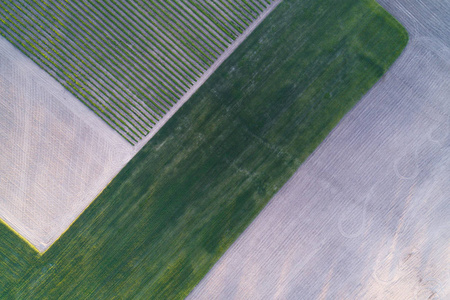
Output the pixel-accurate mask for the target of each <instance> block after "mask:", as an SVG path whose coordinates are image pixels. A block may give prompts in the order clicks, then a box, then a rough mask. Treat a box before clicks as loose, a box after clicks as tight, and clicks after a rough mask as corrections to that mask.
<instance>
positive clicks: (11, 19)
mask: <svg viewBox="0 0 450 300" xmlns="http://www.w3.org/2000/svg"><path fill="white" fill-rule="evenodd" d="M271 2H274V1H272V0H249V1H238V0H232V1H224V0H215V1H196V0H185V1H174V0H171V1H165V0H164V1H162V0H156V1H129V0H120V1H114V2H113V3H110V2H107V1H52V2H51V3H50V2H48V1H44V0H20V1H17V0H1V1H0V21H1V22H2V23H0V24H1V25H0V34H1V35H3V36H4V37H5V38H6V39H8V41H10V42H11V43H12V44H13V45H15V46H16V47H17V48H18V49H20V50H21V51H23V52H24V53H25V54H26V55H27V56H29V57H30V58H31V59H32V60H33V61H34V62H35V63H36V64H38V65H39V66H40V67H41V68H42V69H44V70H45V71H47V72H48V73H49V74H50V75H51V76H52V77H53V78H54V79H56V80H57V81H58V82H59V83H60V84H61V85H63V86H64V87H65V88H66V89H67V90H68V91H70V92H71V93H72V94H73V95H75V96H76V97H77V98H78V99H79V100H80V101H82V102H83V103H84V104H85V105H86V106H88V107H89V108H90V109H92V110H93V111H94V112H95V113H96V114H97V115H98V116H99V117H100V118H102V119H103V120H104V121H105V122H106V123H108V124H109V125H110V126H111V127H112V128H114V129H115V130H116V131H117V132H118V133H119V134H120V135H122V137H123V138H124V139H126V140H127V141H128V142H129V143H131V144H133V145H134V144H136V143H138V142H139V141H140V140H141V139H143V138H144V137H145V136H147V135H148V134H149V132H150V131H151V129H152V128H153V127H155V125H156V124H157V122H158V121H159V120H160V119H161V118H163V117H164V115H165V114H167V113H168V112H169V110H170V109H171V108H172V107H173V106H174V105H175V104H176V103H177V101H178V100H179V99H180V98H181V97H182V96H183V95H184V94H185V93H186V92H187V91H188V90H189V89H190V87H191V86H192V85H193V84H194V83H195V81H196V80H197V79H199V78H200V77H201V75H202V74H204V73H205V72H206V71H207V70H208V68H209V67H210V66H211V65H212V64H213V63H214V62H215V61H216V60H217V59H218V58H219V57H220V55H221V54H222V53H223V52H224V51H226V49H227V47H228V46H229V45H230V44H231V43H232V42H233V41H234V40H235V39H236V38H237V37H238V36H239V35H241V34H242V33H243V32H244V31H245V30H246V28H247V27H249V26H250V25H251V24H252V22H253V21H254V20H255V19H257V18H258V16H259V15H260V14H261V13H262V12H263V11H264V10H265V9H267V8H268V7H269V6H270V4H271Z"/></svg>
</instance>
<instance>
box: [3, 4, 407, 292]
mask: <svg viewBox="0 0 450 300" xmlns="http://www.w3.org/2000/svg"><path fill="white" fill-rule="evenodd" d="M406 42H407V34H406V31H405V30H404V29H403V28H402V27H401V25H400V24H399V23H397V22H396V21H395V20H394V19H393V18H392V17H391V16H390V15H388V14H387V13H386V12H385V11H384V10H383V9H381V8H380V7H379V6H378V5H377V4H376V3H375V1H368V0H362V1H361V0H341V1H336V0H305V1H294V0H292V1H289V0H284V1H283V2H282V3H281V4H280V5H279V7H278V8H277V9H276V10H275V11H274V12H273V13H272V14H271V15H269V17H268V18H267V19H266V20H265V21H264V22H263V23H262V24H261V25H260V26H259V27H258V28H257V29H256V30H255V31H254V32H253V33H252V34H251V35H250V37H249V38H248V39H247V40H246V41H245V42H244V43H243V44H242V45H241V46H240V47H239V48H238V49H237V50H236V51H235V52H234V53H233V54H232V55H231V56H230V58H229V59H228V60H227V61H226V62H225V63H224V64H223V65H222V66H221V67H220V68H219V69H218V70H217V71H216V72H215V73H214V74H213V75H212V76H211V77H210V79H209V80H208V81H207V82H206V83H205V84H204V85H203V86H202V87H201V88H200V89H199V90H198V92H197V93H196V94H195V95H194V96H193V97H192V98H191V99H190V100H189V101H188V102H187V103H186V104H185V105H184V106H183V107H182V108H181V109H180V110H179V111H178V112H177V114H176V115H175V117H174V118H172V119H171V120H169V122H168V123H167V124H166V125H165V126H164V127H163V128H162V129H161V130H160V131H159V132H158V134H156V135H155V137H154V138H153V139H152V140H150V142H149V143H148V144H147V145H146V146H145V147H144V148H143V149H142V150H141V151H140V152H139V153H138V154H137V155H136V156H135V157H134V158H133V160H132V161H131V162H130V163H129V164H128V165H127V166H126V167H125V168H124V169H123V170H122V171H121V172H120V174H119V175H118V176H117V177H116V178H115V179H114V180H113V181H112V182H111V183H110V185H109V186H108V187H107V188H106V189H105V190H104V192H103V193H102V194H101V195H100V196H99V197H98V198H97V199H96V200H95V201H94V202H93V204H92V205H91V206H90V207H89V208H88V209H87V210H86V211H85V212H84V213H83V214H82V215H81V217H80V218H79V219H77V221H76V222H75V223H74V224H73V225H72V227H70V228H69V230H68V231H67V232H66V233H65V234H64V235H63V236H62V237H61V238H60V239H59V240H58V241H57V242H56V243H55V244H54V245H53V246H52V247H51V248H50V249H49V250H48V251H47V252H46V253H45V254H44V255H42V256H41V257H39V256H38V255H37V254H30V250H29V249H27V248H26V247H24V246H23V244H24V243H23V242H22V241H20V240H19V239H17V238H16V237H14V234H13V233H12V232H11V231H7V230H6V228H0V229H1V230H2V231H1V234H2V239H1V240H0V248H1V250H2V252H1V256H2V257H1V259H0V262H1V267H2V268H5V271H6V273H5V272H4V270H1V271H2V276H1V277H0V298H1V295H3V296H5V297H7V296H11V295H13V296H14V297H15V298H18V299H47V298H48V299H56V298H60V299H83V298H90V299H115V298H117V299H129V298H138V299H181V298H183V297H184V296H186V295H187V294H188V293H189V291H190V290H191V289H192V288H193V287H194V286H195V285H196V284H197V283H198V282H199V281H200V279H201V278H202V277H203V276H204V275H205V274H206V272H207V271H208V270H209V269H210V268H211V267H212V266H213V264H214V263H215V262H216V261H217V260H218V259H219V257H220V256H221V255H222V254H223V253H224V251H225V250H226V249H227V248H228V247H229V246H230V245H231V243H232V242H233V241H234V240H235V239H236V238H237V237H238V236H239V234H240V233H241V232H242V231H243V230H244V229H245V228H246V227H247V226H248V225H249V223H250V222H251V221H252V220H253V218H254V217H255V216H256V215H257V214H258V213H259V212H260V211H261V209H262V208H263V207H264V206H265V204H266V203H267V202H268V201H269V200H270V198H271V197H272V196H273V195H274V193H276V192H277V191H278V190H279V188H280V187H281V186H282V185H283V184H284V183H285V182H286V181H287V180H288V179H289V177H290V176H291V175H292V174H293V173H294V172H295V170H296V169H297V168H298V167H299V166H300V164H301V163H302V162H303V161H304V160H305V159H306V158H307V157H308V155H310V154H311V152H312V151H313V150H314V149H315V148H316V147H317V146H318V145H319V143H320V142H321V141H322V140H323V139H324V138H325V137H326V136H327V134H328V133H329V132H330V130H331V129H332V128H333V127H334V126H335V125H336V124H337V122H338V121H339V120H340V119H341V118H342V116H343V115H344V114H345V113H346V112H347V111H348V110H349V109H350V108H351V107H352V106H353V105H354V104H355V103H356V102H357V101H358V100H359V99H360V98H361V96H362V95H364V93H366V92H367V91H368V89H369V88H370V87H371V86H372V85H373V84H374V83H375V82H376V81H377V80H378V79H379V77H380V76H381V75H382V73H384V72H385V71H386V70H387V69H388V67H389V66H390V65H391V64H392V63H393V61H394V60H395V59H396V58H397V57H398V55H399V54H400V52H401V51H402V49H403V48H404V47H405V45H406ZM16 240H17V241H16ZM5 241H6V242H5ZM8 241H9V242H8ZM5 243H7V244H5ZM16 244H18V246H15V245H16ZM13 245H14V246H13ZM6 268H8V269H7V270H6ZM11 269H14V270H15V271H14V272H13V271H11ZM5 274H6V275H5ZM19 274H20V276H19ZM1 293H3V294H1Z"/></svg>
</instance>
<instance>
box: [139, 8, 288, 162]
mask: <svg viewBox="0 0 450 300" xmlns="http://www.w3.org/2000/svg"><path fill="white" fill-rule="evenodd" d="M281 1H282V0H275V1H274V2H273V3H272V4H270V6H269V7H268V8H267V9H266V10H265V11H263V12H262V13H261V14H260V15H259V16H258V18H256V20H255V21H254V22H252V23H251V24H250V26H248V27H247V29H245V31H244V32H243V33H242V34H241V35H239V36H238V37H237V38H236V40H234V41H233V43H231V44H230V46H229V47H228V48H227V49H226V50H225V51H224V52H223V53H222V54H221V55H220V56H219V58H217V60H216V61H215V62H214V64H212V65H211V67H209V68H208V70H206V71H205V73H203V74H202V76H201V77H200V78H199V79H198V80H197V81H196V82H195V83H194V85H193V86H192V87H191V88H190V89H189V90H188V91H187V92H186V93H185V94H184V95H183V96H182V97H181V98H180V100H178V102H177V103H176V104H175V105H174V106H173V107H172V108H171V109H170V110H169V111H168V112H167V114H165V115H164V117H163V118H162V119H160V120H159V122H157V123H156V126H155V127H153V128H152V130H151V131H150V133H149V134H148V135H147V136H145V137H144V138H142V139H141V140H140V141H139V142H138V143H136V144H135V145H134V151H135V153H134V155H136V154H137V153H138V152H139V151H140V150H141V149H142V148H143V147H144V146H145V145H146V144H147V143H148V141H150V139H151V138H152V137H153V136H155V134H156V133H157V132H158V131H159V130H160V129H161V128H162V127H163V126H164V124H166V123H167V121H169V119H170V118H172V116H173V115H174V114H175V113H176V112H177V111H178V110H179V109H180V108H181V106H183V104H184V103H186V102H187V101H188V100H189V99H190V98H191V96H192V95H194V94H195V92H196V91H197V90H198V89H199V88H200V87H201V86H202V85H203V83H205V82H206V80H208V78H209V77H210V76H211V75H212V74H213V73H214V72H215V71H216V70H217V68H219V67H220V65H221V64H222V63H223V62H224V61H225V60H226V59H227V58H228V57H229V56H230V55H231V54H232V53H233V52H234V50H236V48H237V47H238V46H239V45H240V44H241V43H242V42H243V41H245V40H246V39H247V37H248V36H249V35H250V34H251V33H252V32H253V31H254V30H255V29H256V28H257V27H258V25H259V24H260V23H261V22H262V21H264V19H265V18H266V17H267V16H268V15H269V14H270V13H271V12H272V11H273V10H274V9H275V8H276V7H277V6H278V4H280V3H281ZM134 155H133V156H134ZM130 160H131V159H130Z"/></svg>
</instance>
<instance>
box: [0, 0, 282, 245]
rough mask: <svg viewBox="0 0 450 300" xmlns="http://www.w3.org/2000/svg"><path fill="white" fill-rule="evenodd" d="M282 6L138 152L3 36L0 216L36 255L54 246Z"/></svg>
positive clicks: (205, 75) (204, 77) (236, 42)
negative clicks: (2, 137) (30, 245)
mask: <svg viewBox="0 0 450 300" xmlns="http://www.w3.org/2000/svg"><path fill="white" fill-rule="evenodd" d="M277 3H278V2H273V3H272V4H271V5H269V6H267V7H266V9H265V10H264V12H263V13H262V14H261V15H259V17H258V18H257V19H256V20H255V21H254V22H253V23H252V24H250V26H249V27H247V29H246V30H245V31H244V32H243V33H242V34H241V35H240V36H238V37H237V38H236V39H235V40H234V41H233V43H232V44H231V45H230V46H229V47H228V48H227V50H226V51H225V52H223V53H222V55H221V56H220V57H219V58H218V59H217V60H216V61H215V62H214V64H213V65H212V66H211V67H210V68H209V69H208V70H207V71H206V72H205V73H203V75H202V76H201V77H200V78H199V79H198V80H197V81H196V82H195V84H194V85H193V86H192V87H191V88H190V89H189V91H188V92H187V93H185V94H184V95H183V97H182V98H181V99H179V101H178V102H177V103H176V104H175V105H174V106H173V107H172V108H171V110H170V111H169V112H168V113H167V114H166V115H164V117H163V118H162V119H160V120H159V122H158V123H157V124H156V125H155V127H153V129H152V132H151V133H150V134H148V135H147V136H146V137H145V138H143V139H142V140H141V141H140V142H139V143H137V144H136V145H134V147H132V146H131V145H129V144H128V143H126V141H125V140H123V139H122V138H121V137H120V135H118V134H117V133H115V132H114V130H113V129H112V128H111V127H108V125H107V124H105V123H104V122H102V121H101V119H100V118H99V117H98V116H96V115H95V114H94V113H93V112H92V111H91V112H90V111H89V110H88V108H87V107H85V106H83V105H82V103H80V102H79V101H77V100H76V99H75V98H74V97H73V96H72V95H70V94H69V93H68V92H67V91H65V90H64V88H63V87H61V86H60V85H59V84H58V83H57V82H55V80H54V79H52V78H51V77H50V76H49V75H48V74H47V73H46V72H45V71H43V70H41V69H40V68H39V67H37V66H36V65H35V64H34V63H33V62H32V61H31V60H30V59H27V58H26V57H25V56H24V55H23V54H22V53H20V51H18V50H17V49H14V48H13V46H12V45H10V44H9V43H8V42H7V41H6V40H4V39H3V38H1V37H0V38H1V45H2V55H3V56H2V58H3V60H4V62H3V65H2V67H3V73H2V74H3V75H2V76H3V77H2V78H3V80H2V82H4V84H3V85H2V88H3V94H2V100H1V101H2V102H0V104H2V109H3V111H2V113H3V115H4V118H3V120H2V121H3V123H2V128H3V132H2V135H3V136H4V143H3V145H2V146H3V148H1V149H3V150H4V154H3V157H2V163H1V165H0V167H1V168H0V176H2V178H3V180H2V181H0V191H2V193H0V197H2V198H1V199H2V200H3V203H2V204H1V205H0V208H2V211H1V212H0V218H1V219H3V221H5V222H6V223H7V224H8V225H9V226H11V227H13V228H14V229H15V230H16V232H18V233H19V234H21V235H22V237H24V238H25V239H26V240H27V241H28V242H30V243H32V245H33V246H34V247H35V248H36V249H38V250H39V251H41V252H42V251H44V250H46V249H47V248H48V247H50V245H51V244H52V243H53V242H54V241H55V240H56V239H57V238H58V237H59V236H60V235H61V234H62V233H63V232H64V231H65V230H66V229H67V228H68V227H69V225H70V224H71V223H72V222H73V221H74V220H75V219H76V217H78V216H79V214H80V213H81V212H82V211H83V209H84V208H86V207H87V206H88V205H89V204H90V203H91V202H92V201H93V200H94V199H95V197H96V196H97V195H98V194H99V193H100V192H101V191H102V190H103V189H104V188H105V187H106V185H107V184H108V183H109V182H110V181H111V180H112V178H113V177H114V176H115V175H117V173H118V172H119V171H120V170H121V169H122V168H123V167H124V166H125V164H126V163H127V162H128V161H129V160H130V159H131V158H132V157H133V156H134V155H135V154H136V153H137V152H138V151H139V150H140V149H141V148H142V147H143V146H144V145H145V144H146V143H147V142H148V140H149V139H151V138H152V137H153V136H154V135H155V134H156V132H158V130H159V129H160V128H161V127H162V126H163V125H164V124H165V122H167V120H168V119H169V118H170V117H171V116H172V115H173V114H174V113H175V112H176V111H177V110H178V109H179V108H180V107H181V106H182V105H183V104H184V103H185V102H186V101H187V100H188V99H189V98H190V96H192V94H193V93H195V91H196V90H197V89H198V88H199V86H201V85H202V84H203V82H205V80H207V78H208V77H209V76H210V75H211V74H212V73H213V72H214V71H215V70H216V69H217V67H218V66H219V65H220V64H221V63H222V62H223V61H224V60H225V59H226V58H227V57H228V56H229V55H230V54H231V53H232V52H233V51H234V49H236V47H237V46H238V45H239V44H240V43H241V42H242V41H243V40H245V38H246V37H247V36H248V35H249V34H250V33H251V32H252V31H253V30H254V28H256V26H258V24H259V23H260V22H261V21H262V20H263V19H264V18H265V17H266V16H267V15H268V14H269V13H270V12H271V11H272V10H273V9H274V8H275V7H276V4H277ZM36 116H38V117H36ZM55 120H56V121H55ZM81 120H83V121H81ZM103 131H104V132H106V133H105V134H102V132H103ZM55 132H56V133H55ZM18 149H20V151H19V152H18V151H17V150H18Z"/></svg>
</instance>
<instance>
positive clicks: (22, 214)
mask: <svg viewBox="0 0 450 300" xmlns="http://www.w3.org/2000/svg"><path fill="white" fill-rule="evenodd" d="M133 155H134V149H133V147H132V146H131V145H129V144H128V143H127V142H126V141H125V140H124V139H123V138H122V137H121V136H120V135H119V134H117V132H115V131H114V130H113V129H112V128H111V127H109V126H108V125H107V124H106V123H104V122H103V121H102V120H101V119H99V118H98V117H97V116H96V115H95V114H94V113H93V112H92V111H90V110H89V109H88V108H87V107H86V106H84V105H83V104H82V103H81V102H80V101H78V100H77V99H76V98H75V97H73V96H72V95H71V94H70V93H68V92H67V91H65V90H64V88H62V87H61V86H60V85H59V84H58V83H56V82H55V81H54V80H53V79H52V78H51V77H50V76H49V75H48V74H46V73H45V71H43V70H42V69H40V68H39V67H38V66H36V65H35V64H34V63H33V62H32V61H31V60H30V59H28V58H27V57H25V56H24V55H23V54H22V53H20V52H19V51H18V50H17V49H15V48H14V47H13V46H12V45H11V44H10V43H9V42H8V41H6V40H5V39H4V38H3V37H0V219H1V220H3V221H5V222H7V223H8V225H9V226H11V227H12V228H13V229H14V230H15V231H16V232H17V233H18V234H20V235H21V236H22V237H23V238H25V239H26V240H27V241H28V242H29V243H31V244H32V245H33V247H35V248H36V249H37V250H39V251H44V250H46V249H47V248H48V247H49V246H50V245H51V244H52V243H53V242H54V241H55V240H56V239H57V238H58V237H59V236H60V235H61V234H62V233H63V232H64V231H65V230H66V229H67V227H69V225H70V224H71V223H72V222H73V221H74V220H75V219H76V217H77V216H78V215H80V213H81V212H82V211H83V210H84V209H85V208H86V207H87V206H88V205H89V204H90V203H91V202H92V200H93V199H95V197H96V196H97V195H98V194H99V193H100V192H101V191H102V190H103V189H104V188H105V186H106V185H107V184H108V183H109V182H110V181H111V180H112V178H113V177H114V176H115V175H116V174H117V173H118V172H119V171H120V170H121V169H122V168H123V167H124V166H125V165H126V163H127V161H128V160H130V158H131V157H132V156H133Z"/></svg>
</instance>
